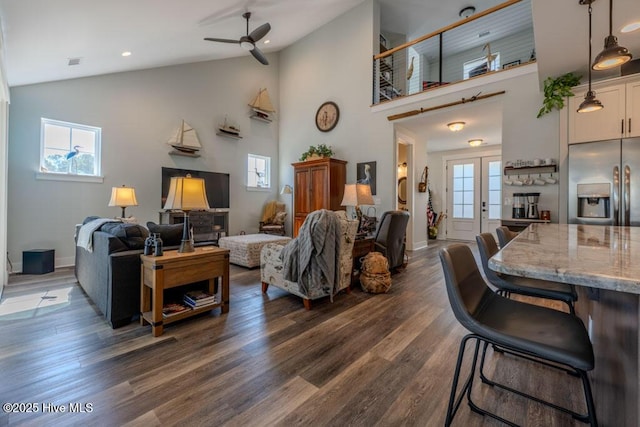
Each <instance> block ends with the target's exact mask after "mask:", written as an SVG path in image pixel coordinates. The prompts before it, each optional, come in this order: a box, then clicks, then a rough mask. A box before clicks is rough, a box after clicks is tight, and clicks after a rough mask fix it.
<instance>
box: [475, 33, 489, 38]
mask: <svg viewBox="0 0 640 427" xmlns="http://www.w3.org/2000/svg"><path fill="white" fill-rule="evenodd" d="M489 34H491V31H483V32H481V33H480V34H478V38H482V37H487V36H488V35H489Z"/></svg>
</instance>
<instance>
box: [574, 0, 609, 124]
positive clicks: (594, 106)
mask: <svg viewBox="0 0 640 427" xmlns="http://www.w3.org/2000/svg"><path fill="white" fill-rule="evenodd" d="M594 1H595V0H580V4H586V3H587V2H588V4H589V62H588V64H589V65H591V3H593V2H594ZM603 108H604V105H602V102H600V101H598V100H597V99H596V93H595V92H594V91H592V90H591V66H589V90H588V91H587V94H586V95H585V97H584V101H582V103H581V104H580V106H579V107H578V113H590V112H592V111H598V110H601V109H603Z"/></svg>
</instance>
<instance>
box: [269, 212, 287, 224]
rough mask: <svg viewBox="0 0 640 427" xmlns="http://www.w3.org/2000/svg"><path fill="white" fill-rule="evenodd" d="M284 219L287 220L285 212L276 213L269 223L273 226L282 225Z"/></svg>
mask: <svg viewBox="0 0 640 427" xmlns="http://www.w3.org/2000/svg"><path fill="white" fill-rule="evenodd" d="M286 219H287V213H286V212H278V213H277V214H276V216H274V217H273V221H272V222H271V223H272V224H275V225H282V224H284V221H285V220H286Z"/></svg>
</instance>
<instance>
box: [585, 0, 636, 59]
mask: <svg viewBox="0 0 640 427" xmlns="http://www.w3.org/2000/svg"><path fill="white" fill-rule="evenodd" d="M589 7H591V6H589ZM629 60H631V54H630V53H629V50H628V49H627V48H626V47H622V46H619V45H618V39H617V38H616V36H614V35H613V0H609V35H608V36H607V37H606V38H605V39H604V50H603V51H602V52H600V53H599V54H598V56H596V60H595V61H593V65H592V68H593V69H594V70H596V71H600V70H608V69H609V68H613V67H617V66H619V65H622V64H624V63H625V62H627V61H629Z"/></svg>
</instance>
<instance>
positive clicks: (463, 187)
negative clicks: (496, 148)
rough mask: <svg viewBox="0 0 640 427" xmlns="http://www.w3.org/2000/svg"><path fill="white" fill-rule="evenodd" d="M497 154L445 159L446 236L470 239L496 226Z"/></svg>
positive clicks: (499, 191)
mask: <svg viewBox="0 0 640 427" xmlns="http://www.w3.org/2000/svg"><path fill="white" fill-rule="evenodd" d="M501 184H502V172H501V160H500V156H488V157H471V158H468V159H456V160H448V161H447V239H456V240H474V239H475V237H476V236H477V235H478V234H480V233H482V232H495V229H496V227H498V226H499V225H500V216H501V208H502V206H501V200H502V188H501Z"/></svg>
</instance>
